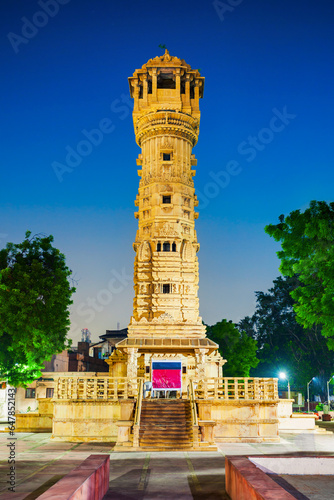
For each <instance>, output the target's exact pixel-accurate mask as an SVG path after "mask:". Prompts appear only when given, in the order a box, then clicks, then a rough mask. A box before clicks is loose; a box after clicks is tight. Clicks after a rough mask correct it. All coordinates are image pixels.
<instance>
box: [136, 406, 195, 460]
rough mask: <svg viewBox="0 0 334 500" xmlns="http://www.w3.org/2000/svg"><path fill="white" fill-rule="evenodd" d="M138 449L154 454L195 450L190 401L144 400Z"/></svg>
mask: <svg viewBox="0 0 334 500" xmlns="http://www.w3.org/2000/svg"><path fill="white" fill-rule="evenodd" d="M139 446H140V448H141V449H145V450H153V451H154V450H156V451H158V450H160V451H167V450H169V451H170V450H176V451H177V450H191V449H194V448H193V428H192V421H191V407H190V401H188V400H184V399H158V400H156V401H154V400H149V401H147V400H143V403H142V409H141V416H140V430H139Z"/></svg>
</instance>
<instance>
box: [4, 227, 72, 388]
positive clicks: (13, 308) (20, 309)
mask: <svg viewBox="0 0 334 500" xmlns="http://www.w3.org/2000/svg"><path fill="white" fill-rule="evenodd" d="M52 242H53V236H47V237H41V236H39V235H37V236H34V237H31V233H30V232H29V231H28V232H27V233H26V235H25V239H24V241H23V242H22V243H19V244H14V243H8V244H7V246H6V248H4V249H2V250H0V317H1V324H0V342H1V349H0V376H1V378H3V379H7V380H8V382H9V383H10V384H11V385H14V386H18V385H26V384H28V383H30V382H32V381H33V380H35V379H36V378H38V377H39V376H40V375H41V373H40V371H41V369H42V368H44V367H43V362H44V361H46V360H49V359H51V357H52V355H53V354H55V353H57V352H61V351H63V350H64V349H67V348H68V347H69V346H70V341H68V340H67V338H66V335H67V332H68V329H69V325H70V321H69V311H68V306H69V305H70V304H71V303H72V301H71V295H72V293H73V292H74V291H75V288H73V287H72V286H71V285H70V283H69V277H70V275H71V271H70V270H69V268H68V267H67V266H66V264H65V257H64V255H63V254H62V253H60V251H59V250H57V249H56V248H54V247H53V246H52Z"/></svg>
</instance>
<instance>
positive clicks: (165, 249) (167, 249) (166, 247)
mask: <svg viewBox="0 0 334 500" xmlns="http://www.w3.org/2000/svg"><path fill="white" fill-rule="evenodd" d="M162 251H163V252H170V243H169V241H165V242H164V244H163V245H162Z"/></svg>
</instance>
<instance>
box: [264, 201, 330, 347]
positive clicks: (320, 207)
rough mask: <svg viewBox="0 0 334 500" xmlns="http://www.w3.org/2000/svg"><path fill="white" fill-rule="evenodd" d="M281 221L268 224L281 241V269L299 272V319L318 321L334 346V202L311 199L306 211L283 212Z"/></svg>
mask: <svg viewBox="0 0 334 500" xmlns="http://www.w3.org/2000/svg"><path fill="white" fill-rule="evenodd" d="M279 221H280V222H279V224H277V225H273V224H269V225H268V226H266V227H265V231H266V233H267V234H269V235H270V236H272V237H273V238H274V239H275V240H276V241H280V242H281V245H282V250H281V251H279V252H277V255H278V257H279V258H280V259H281V265H280V271H281V273H282V274H284V275H286V276H293V275H295V274H297V275H298V276H299V281H300V285H299V286H298V287H297V288H296V289H294V290H293V291H292V292H291V296H292V297H293V299H294V300H295V304H294V310H295V312H296V320H297V321H298V322H299V323H300V324H301V325H303V326H304V327H305V328H312V327H313V325H314V324H315V325H319V326H320V327H321V330H322V334H323V335H324V336H325V337H326V338H327V339H328V340H327V344H328V347H329V348H330V349H333V350H334V339H333V338H332V337H333V336H334V203H326V202H325V201H311V203H310V207H309V208H308V209H306V210H305V211H304V212H302V213H301V212H300V210H295V211H293V212H291V213H290V214H289V215H288V216H287V217H285V216H284V215H281V216H280V217H279Z"/></svg>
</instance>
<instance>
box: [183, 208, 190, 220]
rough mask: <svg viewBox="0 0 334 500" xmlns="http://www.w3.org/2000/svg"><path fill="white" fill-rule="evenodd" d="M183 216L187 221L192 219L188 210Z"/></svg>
mask: <svg viewBox="0 0 334 500" xmlns="http://www.w3.org/2000/svg"><path fill="white" fill-rule="evenodd" d="M183 215H184V217H185V218H186V219H190V212H188V210H184V211H183Z"/></svg>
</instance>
